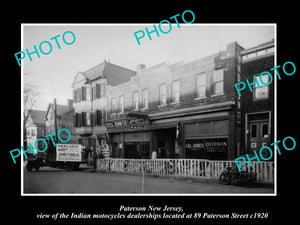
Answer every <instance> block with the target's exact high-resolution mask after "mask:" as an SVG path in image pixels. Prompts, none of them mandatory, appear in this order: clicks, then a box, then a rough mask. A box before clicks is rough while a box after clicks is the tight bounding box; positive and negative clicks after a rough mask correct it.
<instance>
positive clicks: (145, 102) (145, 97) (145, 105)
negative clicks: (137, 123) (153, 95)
mask: <svg viewBox="0 0 300 225" xmlns="http://www.w3.org/2000/svg"><path fill="white" fill-rule="evenodd" d="M142 94H143V96H142V97H143V108H145V109H148V106H149V93H148V89H144V90H143V93H142Z"/></svg>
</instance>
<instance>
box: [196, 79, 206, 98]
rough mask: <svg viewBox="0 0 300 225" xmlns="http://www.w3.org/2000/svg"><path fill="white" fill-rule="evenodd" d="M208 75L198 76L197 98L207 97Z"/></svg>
mask: <svg viewBox="0 0 300 225" xmlns="http://www.w3.org/2000/svg"><path fill="white" fill-rule="evenodd" d="M205 90H206V74H205V73H201V74H198V75H197V98H201V97H205V96H206V93H205Z"/></svg>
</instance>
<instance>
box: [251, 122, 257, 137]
mask: <svg viewBox="0 0 300 225" xmlns="http://www.w3.org/2000/svg"><path fill="white" fill-rule="evenodd" d="M250 137H251V138H257V124H251V126H250Z"/></svg>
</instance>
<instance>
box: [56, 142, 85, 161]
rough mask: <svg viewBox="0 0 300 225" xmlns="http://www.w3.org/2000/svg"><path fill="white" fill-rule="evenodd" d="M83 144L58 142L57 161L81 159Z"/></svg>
mask: <svg viewBox="0 0 300 225" xmlns="http://www.w3.org/2000/svg"><path fill="white" fill-rule="evenodd" d="M81 152H82V146H81V145H79V144H57V145H56V160H57V161H71V162H80V161H81Z"/></svg>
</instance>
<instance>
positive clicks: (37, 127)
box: [25, 109, 46, 152]
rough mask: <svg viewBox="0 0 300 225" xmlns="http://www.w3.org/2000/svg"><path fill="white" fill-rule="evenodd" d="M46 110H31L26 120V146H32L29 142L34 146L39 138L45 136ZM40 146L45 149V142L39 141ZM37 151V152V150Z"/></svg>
mask: <svg viewBox="0 0 300 225" xmlns="http://www.w3.org/2000/svg"><path fill="white" fill-rule="evenodd" d="M45 115H46V111H41V110H33V109H32V110H29V111H28V118H27V120H26V124H25V129H26V137H25V139H26V140H25V141H26V147H27V149H28V148H30V146H29V143H30V144H31V145H32V146H34V143H35V141H36V140H37V139H39V138H42V137H44V135H45V133H46V122H45ZM38 148H39V149H44V146H43V142H41V141H39V142H38ZM35 152H37V151H36V150H35Z"/></svg>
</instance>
